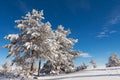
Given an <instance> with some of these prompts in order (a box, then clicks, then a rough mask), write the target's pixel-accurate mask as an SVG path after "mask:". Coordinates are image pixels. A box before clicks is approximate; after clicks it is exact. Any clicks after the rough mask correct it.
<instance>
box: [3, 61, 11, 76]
mask: <svg viewBox="0 0 120 80" xmlns="http://www.w3.org/2000/svg"><path fill="white" fill-rule="evenodd" d="M2 68H3V73H4V74H6V73H8V72H10V71H11V70H12V66H11V62H10V61H9V60H7V61H6V62H5V64H4V65H3V66H2Z"/></svg>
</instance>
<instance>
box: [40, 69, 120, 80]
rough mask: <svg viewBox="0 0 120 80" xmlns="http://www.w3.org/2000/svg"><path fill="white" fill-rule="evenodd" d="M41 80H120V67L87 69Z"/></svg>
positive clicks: (44, 77) (45, 77)
mask: <svg viewBox="0 0 120 80" xmlns="http://www.w3.org/2000/svg"><path fill="white" fill-rule="evenodd" d="M39 79H40V80H120V67H114V68H103V67H99V68H97V69H87V70H84V71H79V72H75V73H70V74H65V75H59V76H43V77H40V78H39Z"/></svg>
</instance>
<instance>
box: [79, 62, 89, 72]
mask: <svg viewBox="0 0 120 80" xmlns="http://www.w3.org/2000/svg"><path fill="white" fill-rule="evenodd" d="M87 67H88V65H87V64H86V63H84V62H83V63H82V65H81V66H77V71H79V70H83V69H87Z"/></svg>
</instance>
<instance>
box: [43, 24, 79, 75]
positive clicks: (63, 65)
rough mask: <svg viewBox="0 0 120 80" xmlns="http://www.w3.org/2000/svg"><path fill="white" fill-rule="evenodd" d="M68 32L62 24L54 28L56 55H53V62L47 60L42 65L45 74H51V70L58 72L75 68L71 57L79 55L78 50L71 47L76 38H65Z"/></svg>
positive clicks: (70, 70)
mask: <svg viewBox="0 0 120 80" xmlns="http://www.w3.org/2000/svg"><path fill="white" fill-rule="evenodd" d="M68 34H70V30H64V27H63V26H62V25H59V26H58V29H57V30H55V40H56V43H57V44H58V46H57V50H56V52H55V53H57V54H58V56H56V57H55V59H54V62H51V61H48V62H47V63H46V64H45V65H44V67H43V69H42V71H43V72H44V71H45V72H46V73H47V74H52V72H53V73H57V74H60V73H66V72H73V71H72V70H73V69H74V70H75V66H74V64H73V59H75V58H76V57H78V56H79V52H77V51H75V50H73V48H72V47H73V45H74V44H75V43H76V42H77V40H75V39H72V38H67V36H68Z"/></svg>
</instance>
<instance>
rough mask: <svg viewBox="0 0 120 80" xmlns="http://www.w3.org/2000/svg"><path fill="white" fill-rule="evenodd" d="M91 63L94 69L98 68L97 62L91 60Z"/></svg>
mask: <svg viewBox="0 0 120 80" xmlns="http://www.w3.org/2000/svg"><path fill="white" fill-rule="evenodd" d="M90 63H91V64H92V66H93V68H96V67H97V65H96V62H95V61H94V60H93V59H91V61H90Z"/></svg>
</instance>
